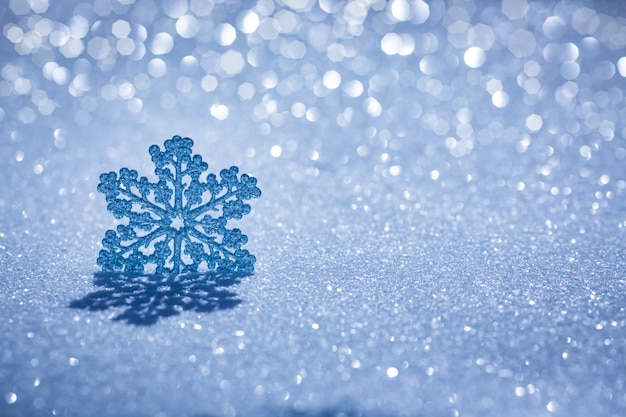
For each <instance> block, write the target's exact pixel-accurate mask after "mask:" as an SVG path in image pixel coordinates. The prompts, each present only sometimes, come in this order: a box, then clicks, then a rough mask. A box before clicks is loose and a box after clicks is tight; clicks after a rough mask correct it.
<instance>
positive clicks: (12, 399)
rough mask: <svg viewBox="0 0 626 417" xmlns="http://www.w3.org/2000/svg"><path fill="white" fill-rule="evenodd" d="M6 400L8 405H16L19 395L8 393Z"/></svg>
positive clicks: (5, 395)
mask: <svg viewBox="0 0 626 417" xmlns="http://www.w3.org/2000/svg"><path fill="white" fill-rule="evenodd" d="M4 400H5V401H6V402H7V404H14V403H15V402H16V401H17V395H16V394H15V393H14V392H7V393H6V394H4Z"/></svg>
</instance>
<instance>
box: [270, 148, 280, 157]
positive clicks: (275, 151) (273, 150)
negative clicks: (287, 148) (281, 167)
mask: <svg viewBox="0 0 626 417" xmlns="http://www.w3.org/2000/svg"><path fill="white" fill-rule="evenodd" d="M282 153H283V148H281V147H280V146H278V145H274V146H272V147H271V148H270V154H271V155H272V156H273V157H274V158H278V157H280V156H281V155H282Z"/></svg>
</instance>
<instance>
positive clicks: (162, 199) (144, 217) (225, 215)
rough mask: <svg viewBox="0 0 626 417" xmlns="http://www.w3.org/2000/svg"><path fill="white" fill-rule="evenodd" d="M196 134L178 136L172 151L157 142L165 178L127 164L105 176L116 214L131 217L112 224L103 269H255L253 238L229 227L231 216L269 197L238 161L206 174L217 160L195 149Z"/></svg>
mask: <svg viewBox="0 0 626 417" xmlns="http://www.w3.org/2000/svg"><path fill="white" fill-rule="evenodd" d="M192 146H193V140H192V139H190V138H182V137H180V136H174V137H172V139H168V140H166V141H165V150H164V151H162V150H161V148H159V146H157V145H152V146H150V149H149V152H150V155H151V156H152V162H154V165H155V166H156V168H155V170H154V173H155V175H156V176H157V177H158V179H159V181H158V182H156V183H152V182H150V181H148V179H147V178H146V177H141V178H138V177H137V176H138V174H137V171H135V170H131V169H128V168H122V169H121V170H120V173H119V176H118V175H117V174H116V173H115V172H109V173H104V174H102V175H100V184H99V185H98V191H99V192H101V193H103V194H104V195H105V196H106V201H107V203H108V205H107V209H108V210H109V211H110V212H111V213H112V214H113V216H115V218H116V219H120V220H121V219H127V221H125V222H124V224H120V225H118V226H117V229H116V230H107V231H106V233H105V236H104V239H103V240H102V246H103V249H102V250H101V251H100V255H99V256H98V260H97V263H98V265H100V266H101V267H102V270H103V271H123V272H137V273H143V272H144V268H145V267H146V266H149V265H153V267H152V268H154V271H155V272H156V273H157V274H178V273H187V272H196V271H198V268H200V267H205V268H206V269H207V270H208V271H215V272H218V273H229V272H239V273H251V272H253V271H254V263H255V262H256V258H255V257H254V255H252V254H250V252H248V251H247V250H245V249H242V248H241V246H242V245H245V244H246V243H247V242H248V237H247V236H246V235H244V234H243V233H241V230H239V229H228V228H226V224H227V222H228V220H230V219H241V218H242V217H243V216H244V215H246V214H248V213H249V212H250V205H249V204H246V203H245V201H246V200H250V199H252V198H258V197H260V196H261V190H260V189H259V188H258V187H257V186H256V182H257V181H256V178H254V177H250V176H248V175H247V174H242V175H241V176H240V177H238V176H237V174H238V173H239V169H238V168H237V167H235V166H233V167H231V168H230V169H223V170H222V171H221V172H220V179H218V178H217V177H216V176H215V174H208V175H206V176H203V175H202V174H203V173H204V172H205V171H207V170H208V168H209V166H208V165H207V163H206V162H203V161H202V157H201V156H200V155H193V156H192V154H191V147H192Z"/></svg>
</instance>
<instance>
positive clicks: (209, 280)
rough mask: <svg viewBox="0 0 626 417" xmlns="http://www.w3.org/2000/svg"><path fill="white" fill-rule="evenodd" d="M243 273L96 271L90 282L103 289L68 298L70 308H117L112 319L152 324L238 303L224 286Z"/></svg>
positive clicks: (142, 324)
mask: <svg viewBox="0 0 626 417" xmlns="http://www.w3.org/2000/svg"><path fill="white" fill-rule="evenodd" d="M249 275H250V274H244V273H215V272H210V273H204V274H202V273H193V274H184V275H163V274H136V273H135V274H133V273H116V272H98V273H96V274H94V285H97V286H98V287H102V288H103V289H101V290H98V291H94V292H92V293H90V294H87V295H86V296H85V297H83V298H81V299H80V300H74V301H72V302H70V305H69V307H70V308H78V309H85V310H89V311H104V310H108V309H121V310H122V311H121V312H120V313H119V314H117V315H116V316H115V317H113V320H114V321H124V322H126V323H128V324H133V325H136V326H150V325H153V324H156V322H157V321H158V320H159V318H165V317H170V316H175V315H178V314H180V313H181V312H183V311H193V312H196V313H211V312H213V311H218V310H226V309H230V308H234V307H236V306H237V305H239V304H240V303H241V302H242V300H240V299H238V298H237V296H238V294H237V293H235V292H233V291H230V290H228V289H227V288H228V287H231V286H233V285H236V284H238V283H240V282H241V278H243V277H245V276H249Z"/></svg>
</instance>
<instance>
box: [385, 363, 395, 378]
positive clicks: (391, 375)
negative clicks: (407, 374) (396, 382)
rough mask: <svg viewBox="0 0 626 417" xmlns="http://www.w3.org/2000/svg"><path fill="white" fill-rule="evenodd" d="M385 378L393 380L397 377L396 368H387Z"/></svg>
mask: <svg viewBox="0 0 626 417" xmlns="http://www.w3.org/2000/svg"><path fill="white" fill-rule="evenodd" d="M387 376H388V377H389V378H395V377H397V376H398V368H394V367H393V366H392V367H389V368H387Z"/></svg>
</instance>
